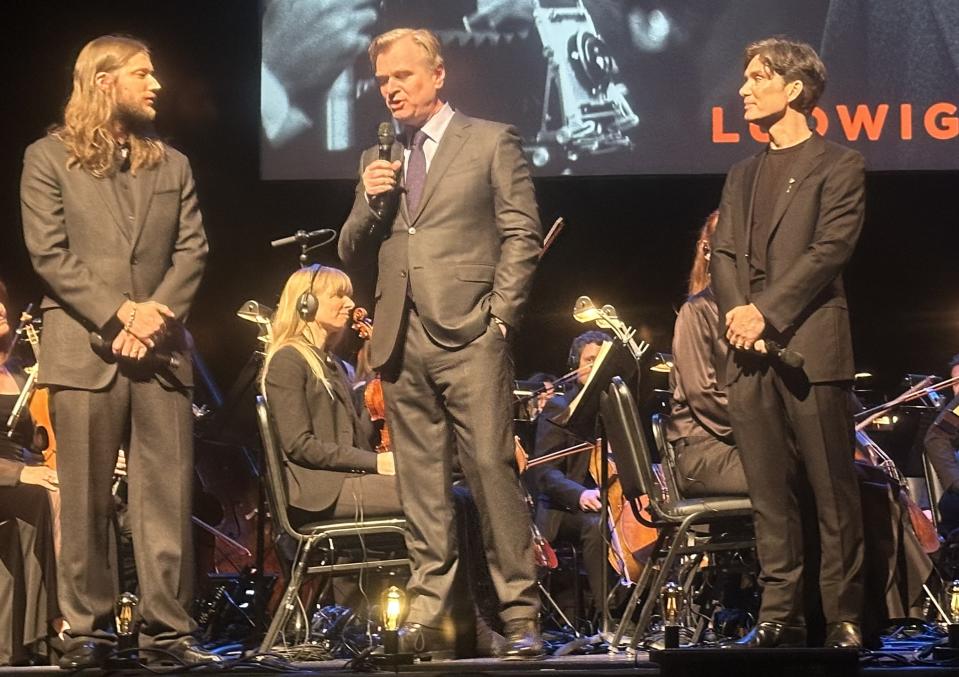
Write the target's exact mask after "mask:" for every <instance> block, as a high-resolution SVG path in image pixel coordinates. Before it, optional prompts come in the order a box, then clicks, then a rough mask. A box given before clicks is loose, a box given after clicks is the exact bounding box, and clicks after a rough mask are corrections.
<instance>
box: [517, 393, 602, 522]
mask: <svg viewBox="0 0 959 677" xmlns="http://www.w3.org/2000/svg"><path fill="white" fill-rule="evenodd" d="M575 396H576V392H575V391H573V392H569V393H563V394H556V395H554V396H553V397H551V398H549V400H548V401H547V402H546V406H545V407H543V412H542V413H541V414H540V415H539V417H538V418H537V419H536V444H535V446H534V447H533V458H539V457H541V456H545V455H546V454H549V453H552V452H554V451H559V450H560V449H566V448H569V447H572V446H574V445H576V444H579V443H580V442H582V440H581V439H579V437H577V436H576V435H574V434H573V433H572V432H570V431H569V430H567V429H566V428H561V427H559V426H558V425H556V424H555V423H552V422H551V419H552V418H553V417H555V416H558V415H559V414H561V413H562V412H563V411H565V410H566V408H567V407H568V406H569V403H570V402H572V400H573V398H574V397H575ZM589 458H590V452H589V451H583V452H581V453H578V454H571V455H569V456H564V457H563V458H559V459H556V460H555V461H550V462H548V463H544V464H543V465H541V466H538V467H535V468H533V469H532V471H531V472H532V473H533V482H534V484H535V486H536V489H537V491H538V493H539V497H538V500H539V502H540V503H545V505H546V506H547V507H550V508H553V509H554V510H579V497H580V494H582V493H583V492H584V491H585V490H586V489H587V487H586V486H585V485H584V484H583V479H584V478H585V477H586V472H587V470H588V469H589Z"/></svg>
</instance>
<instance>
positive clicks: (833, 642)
mask: <svg viewBox="0 0 959 677" xmlns="http://www.w3.org/2000/svg"><path fill="white" fill-rule="evenodd" d="M825 646H828V647H832V648H833V649H861V648H862V631H861V630H860V629H859V626H858V625H856V624H855V623H851V622H849V621H842V622H841V623H829V624H827V625H826V641H825Z"/></svg>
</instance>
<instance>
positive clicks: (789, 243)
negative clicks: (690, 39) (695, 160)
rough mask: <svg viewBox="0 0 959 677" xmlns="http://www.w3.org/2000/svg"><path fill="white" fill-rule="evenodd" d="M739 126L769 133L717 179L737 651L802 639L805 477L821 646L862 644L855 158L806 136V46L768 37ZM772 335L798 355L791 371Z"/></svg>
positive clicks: (753, 48)
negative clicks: (747, 568) (749, 563)
mask: <svg viewBox="0 0 959 677" xmlns="http://www.w3.org/2000/svg"><path fill="white" fill-rule="evenodd" d="M744 61H745V64H746V68H745V73H744V77H745V82H744V84H743V86H742V87H741V88H740V90H739V93H740V95H741V96H742V97H743V104H744V117H745V119H746V121H747V122H749V123H754V124H757V125H758V126H759V127H760V128H761V129H762V130H763V131H764V132H766V133H768V135H769V145H768V147H767V148H765V149H764V150H763V151H762V152H760V153H759V154H757V155H755V156H753V157H751V158H748V159H746V160H744V161H742V162H740V163H738V164H736V165H735V166H734V167H733V168H732V169H731V170H730V172H729V175H728V176H727V178H726V185H725V187H724V188H723V197H722V203H721V206H720V209H719V214H720V217H719V225H718V227H717V229H716V235H715V240H714V246H713V258H712V279H713V285H714V287H715V290H716V295H717V298H718V301H719V306H720V318H721V321H724V327H723V329H724V330H725V334H726V338H727V340H728V341H729V343H730V345H731V346H732V347H733V348H735V349H736V350H735V351H733V352H732V355H731V358H730V361H729V362H728V363H727V364H726V365H725V379H724V380H725V382H726V383H728V384H729V386H728V388H729V409H730V415H731V418H732V423H733V430H734V432H735V435H736V440H737V442H738V443H739V448H740V451H741V453H742V461H743V468H744V470H745V472H746V479H747V483H748V486H749V494H750V498H751V499H752V502H753V508H754V520H755V525H756V535H757V550H758V553H759V559H760V564H761V567H762V572H761V581H762V583H763V588H764V589H763V600H762V607H761V611H760V615H759V620H760V622H759V623H758V624H757V626H756V627H755V628H754V629H753V631H752V632H751V633H750V634H749V635H748V636H747V637H745V638H744V639H743V640H742V641H741V644H743V645H745V646H759V647H771V646H789V645H792V646H795V645H804V644H805V642H806V628H805V616H804V610H803V605H802V600H803V590H802V572H803V542H802V541H803V529H802V520H803V519H811V517H807V516H805V515H802V514H800V507H799V500H798V495H799V494H800V493H801V492H802V484H803V483H806V482H808V485H809V487H810V488H811V491H812V494H813V496H814V498H815V503H816V513H817V515H818V526H819V535H820V536H819V537H820V542H821V552H822V562H821V571H820V586H821V591H822V604H823V612H824V615H825V618H826V623H827V636H826V644H827V645H828V646H836V647H855V646H860V645H861V643H862V637H861V631H860V629H859V616H860V614H861V607H862V582H861V580H860V579H861V569H862V558H863V555H862V541H863V533H862V518H861V508H860V503H859V490H858V487H857V484H856V476H855V473H854V469H853V448H852V431H853V426H852V420H851V416H850V412H849V406H848V391H849V387H850V384H851V382H852V378H853V375H854V369H853V358H852V340H851V336H850V330H849V316H848V311H847V310H846V296H845V292H844V290H843V285H842V279H841V274H842V270H843V268H844V266H845V265H846V262H847V261H848V260H849V257H850V256H851V255H852V252H853V249H854V247H855V244H856V240H857V238H858V237H859V232H860V230H861V228H862V221H863V210H864V196H863V183H864V168H863V159H862V156H861V155H859V153H856V152H854V151H851V150H849V149H847V148H843V147H841V146H838V145H836V144H833V143H830V142H827V141H825V140H823V139H822V138H821V137H819V136H818V135H816V134H815V133H814V132H812V131H811V130H810V129H809V126H808V124H807V115H808V114H809V112H810V111H811V110H812V108H813V106H814V105H815V103H816V101H817V99H818V98H819V95H820V93H821V92H822V89H823V87H824V86H825V80H826V78H825V68H824V67H823V65H822V62H821V61H820V59H819V57H818V56H817V55H816V53H815V51H813V49H812V48H811V47H809V46H808V45H805V44H802V43H796V42H793V41H790V40H786V39H777V38H772V39H768V40H762V41H760V42H757V43H753V44H752V45H750V46H749V47H748V48H747V49H746V52H745V59H744ZM766 341H775V342H776V343H778V344H781V345H783V346H788V347H789V348H791V349H793V350H795V351H797V352H799V353H801V354H802V355H804V356H805V365H804V366H803V367H801V368H790V367H787V366H786V365H785V364H783V363H782V362H780V361H777V360H776V359H774V358H772V357H771V356H769V355H764V354H762V353H765V352H766Z"/></svg>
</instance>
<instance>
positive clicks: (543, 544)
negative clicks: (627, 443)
mask: <svg viewBox="0 0 959 677" xmlns="http://www.w3.org/2000/svg"><path fill="white" fill-rule="evenodd" d="M560 451H567V450H565V449H561V450H560ZM513 453H515V454H516V464H517V466H518V467H519V468H520V471H519V472H520V474H522V473H523V472H524V471H525V470H526V468H530V467H533V466H535V465H537V464H538V463H542V462H543V461H542V460H541V459H539V458H537V459H534V460H532V461H530V460H528V457H527V455H526V449H524V448H523V443H522V442H521V441H520V439H519V436H518V435H513ZM567 453H569V452H567ZM549 456H553V455H552V454H549ZM542 458H546V456H543V457H542ZM520 459H522V461H520ZM520 487H521V488H522V490H523V498H524V500H525V501H526V505H527V507H529V511H530V513H533V512H534V510H535V508H536V506H535V504H534V503H533V497H532V496H531V495H530V493H529V489H527V488H526V485H525V484H523V483H522V482H520ZM529 529H530V535H531V536H532V538H533V560H534V561H535V562H536V566H538V567H539V568H541V569H556V568H557V567H559V557H557V556H556V551H555V550H554V549H553V546H552V545H550V544H549V541H547V540H546V538H544V537H543V533H542V532H541V531H540V530H539V527H537V526H536V522H535V521H534V520H532V519H531V520H530V522H529Z"/></svg>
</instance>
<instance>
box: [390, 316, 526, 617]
mask: <svg viewBox="0 0 959 677" xmlns="http://www.w3.org/2000/svg"><path fill="white" fill-rule="evenodd" d="M404 336H405V338H404V342H403V345H402V348H401V350H402V354H400V355H397V356H395V358H394V359H395V360H396V361H395V365H396V366H395V367H394V370H393V373H392V374H391V373H389V372H387V373H385V374H384V382H383V388H384V395H385V399H386V404H387V420H388V422H389V426H390V431H391V435H392V438H393V444H394V449H395V454H396V474H397V479H398V480H399V487H400V498H401V500H402V503H403V511H404V512H405V513H406V517H407V520H408V522H409V532H408V534H407V545H408V548H409V552H410V557H411V558H412V563H413V566H412V574H411V576H410V581H409V584H408V590H409V592H410V593H411V598H412V601H411V605H410V613H409V616H408V618H407V620H408V621H409V622H415V623H422V624H423V625H428V626H433V627H439V626H440V625H441V624H442V622H443V620H444V617H445V616H446V615H447V614H448V613H449V611H450V609H451V606H452V604H453V602H454V601H455V600H453V599H452V595H451V591H452V590H453V589H454V581H455V580H456V578H457V566H458V563H457V543H456V529H455V528H454V512H453V498H452V479H451V472H452V466H453V455H454V453H456V454H458V456H459V461H460V464H461V465H462V469H463V472H464V473H465V475H466V481H467V483H468V484H469V487H470V490H471V491H472V493H473V497H474V499H475V501H476V506H477V508H478V511H479V515H480V521H481V528H482V533H483V542H484V546H485V548H486V553H487V560H488V562H489V567H490V574H491V576H492V579H493V585H494V587H495V588H496V592H497V595H498V597H499V599H500V603H501V610H500V616H501V618H502V619H503V620H504V621H509V620H513V619H535V618H536V616H537V614H538V611H539V597H538V595H537V592H536V568H535V563H534V561H533V551H532V540H531V535H530V534H531V532H530V515H529V510H528V508H527V506H526V503H525V501H524V499H523V495H522V490H521V487H520V484H519V478H518V476H517V473H516V468H515V464H514V460H513V431H512V414H511V408H510V398H511V393H512V380H513V367H512V361H511V358H510V355H509V345H508V342H507V340H506V339H505V338H503V336H502V335H501V333H500V331H499V328H498V327H496V326H495V325H491V326H490V327H489V328H488V329H487V331H486V332H485V333H483V334H482V335H481V336H479V337H478V338H477V339H475V340H474V341H472V342H471V343H468V344H467V345H465V346H463V347H462V348H459V349H449V348H444V347H441V346H439V345H438V344H437V343H435V342H434V341H433V340H432V339H431V338H430V337H429V335H428V334H427V332H426V330H425V329H424V328H423V325H422V323H421V322H420V318H419V316H418V315H417V314H416V311H415V310H413V309H412V308H411V309H409V310H408V312H407V318H406V327H405V330H404ZM391 366H392V365H391Z"/></svg>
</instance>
